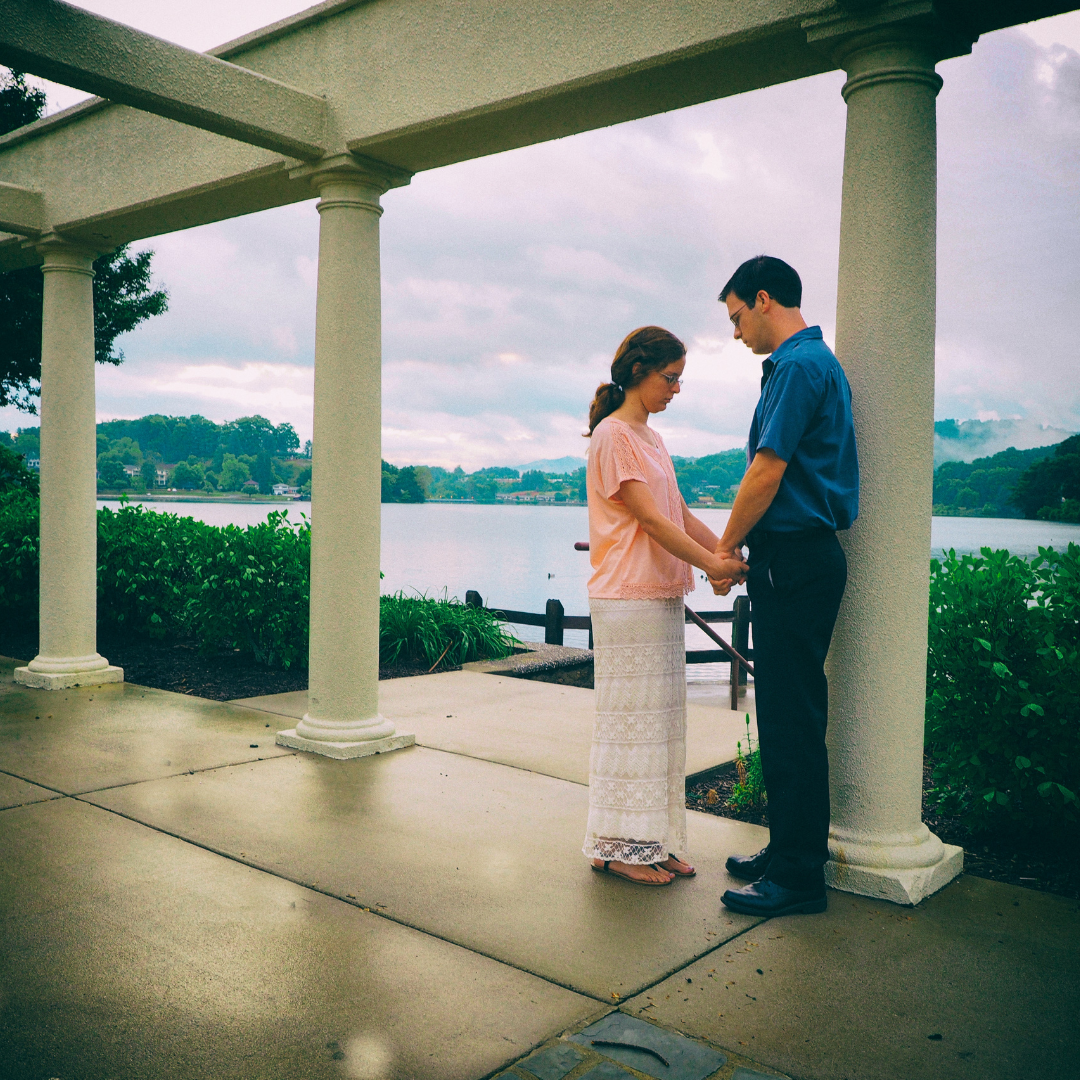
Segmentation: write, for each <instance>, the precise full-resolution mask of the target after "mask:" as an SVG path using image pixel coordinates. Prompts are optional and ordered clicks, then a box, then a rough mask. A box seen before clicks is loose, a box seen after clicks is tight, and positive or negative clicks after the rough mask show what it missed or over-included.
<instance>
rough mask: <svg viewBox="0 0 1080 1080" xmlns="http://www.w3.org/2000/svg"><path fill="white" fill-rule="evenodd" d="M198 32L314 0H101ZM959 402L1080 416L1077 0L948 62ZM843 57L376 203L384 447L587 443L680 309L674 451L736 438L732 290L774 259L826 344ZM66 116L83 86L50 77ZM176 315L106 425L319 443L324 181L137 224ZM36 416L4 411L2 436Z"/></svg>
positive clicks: (977, 407)
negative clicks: (239, 424)
mask: <svg viewBox="0 0 1080 1080" xmlns="http://www.w3.org/2000/svg"><path fill="white" fill-rule="evenodd" d="M82 6H84V7H87V8H89V9H91V10H93V11H96V12H98V13H99V14H102V15H105V16H107V17H109V18H114V19H117V20H119V21H122V22H127V23H129V24H131V25H133V26H136V27H138V28H139V29H142V30H145V31H148V32H150V33H153V34H156V35H158V36H160V37H164V38H167V39H169V40H172V41H175V42H177V43H178V44H182V45H185V46H188V47H191V48H197V49H205V48H210V47H213V46H214V45H217V44H221V43H223V42H224V41H227V40H229V39H231V38H233V37H236V36H239V35H240V34H242V33H245V32H247V31H249V30H253V29H255V28H257V27H258V26H260V25H265V24H267V23H269V22H272V21H274V20H275V19H277V18H281V17H283V16H285V15H288V14H290V13H292V12H293V11H296V10H300V8H301V7H302V6H303V5H302V4H299V3H297V2H296V0H215V2H214V3H210V2H207V0H189V2H188V3H185V4H183V5H177V4H174V3H172V2H171V0H169V2H165V0H93V2H85V3H84V4H83V5H82ZM938 71H939V73H940V74H941V75H942V77H943V79H944V88H943V89H942V91H941V94H940V96H939V98H938V124H939V209H938V256H939V262H938V305H937V392H936V402H935V414H936V416H937V418H939V419H945V418H955V419H958V420H966V419H981V420H986V419H997V418H1022V419H1025V420H1028V421H1031V422H1034V423H1037V424H1043V425H1052V426H1054V427H1056V428H1061V429H1064V430H1068V431H1080V377H1078V374H1080V355H1078V349H1077V346H1076V344H1075V330H1074V326H1073V323H1074V313H1075V311H1076V310H1077V306H1078V299H1080V298H1078V292H1080V213H1078V206H1080V201H1078V198H1077V196H1078V194H1080V13H1073V14H1071V15H1064V16H1058V17H1057V18H1054V19H1046V20H1043V21H1041V22H1039V23H1032V24H1029V25H1028V26H1026V27H1023V28H1016V29H1011V30H1005V31H1000V32H998V33H995V34H990V35H987V36H985V37H984V38H982V39H981V40H980V41H979V42H977V43H976V44H975V46H974V49H973V52H972V54H971V55H970V56H967V57H959V58H956V59H952V60H948V61H945V62H944V63H942V64H940V65H939V66H938ZM843 78H844V77H843V74H842V73H840V72H833V73H829V74H825V75H821V76H816V77H814V78H811V79H805V80H801V81H799V82H796V83H790V84H786V85H783V86H778V87H772V88H770V89H766V90H758V91H754V92H753V93H750V94H744V95H740V96H738V97H734V98H727V99H725V100H722V101H716V102H709V103H706V104H704V105H698V106H694V107H691V108H688V109H682V110H679V111H676V112H672V113H668V114H665V115H662V116H656V117H651V118H648V119H645V120H639V121H635V122H632V123H628V124H622V125H618V126H616V127H612V128H607V129H603V130H599V131H594V132H587V133H584V134H581V135H577V136H573V137H571V138H567V139H562V140H559V141H556V142H551V143H546V144H543V145H539V146H533V147H526V148H523V149H519V150H514V151H511V152H508V153H504V154H499V155H495V156H492V157H488V158H483V159H479V160H476V161H471V162H465V163H461V164H457V165H453V166H449V167H447V168H444V169H437V170H432V171H430V172H427V173H422V174H419V175H417V176H416V177H414V178H413V181H412V183H411V184H410V185H409V186H408V187H405V188H399V189H396V190H394V191H391V192H389V193H387V195H386V196H384V198H383V205H384V207H385V213H384V215H383V218H382V249H383V255H382V257H383V358H384V368H383V456H384V458H386V459H387V460H389V461H392V462H393V463H394V464H397V465H408V464H432V465H442V466H445V467H447V468H453V467H454V466H456V465H461V466H463V467H464V468H465V469H466V471H471V470H473V469H476V468H480V467H483V466H487V465H518V464H521V463H524V462H529V461H533V460H536V459H539V458H556V457H561V456H563V455H567V454H573V455H582V454H583V453H584V446H585V441H584V439H583V438H582V437H581V435H582V431H583V430H584V424H585V417H586V415H587V411H588V404H589V401H590V399H591V397H592V393H593V391H594V390H595V388H596V386H597V384H598V383H599V382H601V381H603V380H606V379H607V378H608V367H609V365H610V361H611V357H612V355H613V354H614V351H615V348H616V347H617V345H618V343H619V341H620V340H621V339H622V338H623V337H624V336H625V335H626V333H628V332H629V331H630V330H632V329H634V328H635V327H637V326H642V325H646V324H650V323H657V324H660V325H663V326H666V327H667V328H668V329H670V330H672V331H673V332H674V333H676V334H677V335H678V336H679V337H681V338H682V339H683V340H684V341H685V342H686V344H687V346H688V353H687V367H686V372H685V383H684V386H683V390H682V393H681V394H680V395H679V396H678V397H677V398H676V400H675V401H674V402H673V404H672V405H671V406H670V407H669V409H668V411H667V412H666V413H664V414H662V415H661V416H659V417H657V419H656V426H657V427H658V428H659V430H660V431H661V433H662V434H663V436H664V438H665V441H666V442H667V445H668V447H669V449H670V450H671V451H672V453H674V454H682V455H687V456H698V455H702V454H708V453H715V452H717V451H719V450H724V449H729V448H731V447H737V446H742V445H744V443H745V441H746V432H747V429H748V427H749V422H750V417H751V414H752V411H753V407H754V404H755V402H756V400H757V394H758V378H759V374H760V369H759V366H758V364H759V361H758V360H755V358H754V357H753V356H752V355H751V354H750V352H749V350H747V349H746V348H745V347H744V346H742V345H741V344H739V343H737V342H734V341H732V339H731V328H730V325H729V324H728V322H727V320H726V318H725V312H724V310H723V307H722V305H719V304H718V303H717V302H716V297H717V294H718V292H719V290H720V288H721V286H722V285H723V284H724V282H725V281H726V280H727V278H728V277H729V276H730V274H731V273H732V271H733V270H734V269H735V267H736V266H737V265H738V264H739V263H740V262H741V261H742V260H743V259H745V258H748V257H750V256H752V255H756V254H760V253H762V252H765V253H768V254H772V255H777V256H779V257H781V258H783V259H786V260H787V261H788V262H790V263H791V264H792V265H794V266H795V267H796V268H797V269H798V270H799V272H800V274H801V276H802V278H803V282H804V296H803V313H804V315H805V316H806V318H807V321H808V322H810V323H811V324H813V323H818V324H820V325H821V327H822V330H823V332H824V334H825V337H826V340H828V341H829V342H830V343H831V341H832V339H833V333H834V326H835V308H836V276H837V249H838V242H839V240H838V238H839V224H840V193H841V179H842V165H843V146H844V120H845V106H844V103H843V101H842V99H841V97H840V87H841V85H842V83H843ZM41 85H44V86H45V88H46V90H47V92H48V94H49V111H50V112H52V111H56V109H57V108H60V107H65V106H67V105H69V104H72V103H74V102H75V101H78V100H80V99H81V98H82V97H84V96H85V95H84V94H82V93H81V92H79V91H73V90H70V89H67V88H64V87H57V86H54V85H52V84H41ZM135 247H136V248H138V249H141V248H150V249H152V250H153V251H154V253H155V254H154V260H153V266H154V273H155V277H156V279H157V280H158V281H159V282H160V283H161V284H163V285H164V286H165V287H166V288H167V289H168V291H169V294H170V309H169V312H168V313H167V314H166V315H164V316H161V317H159V318H156V319H153V320H151V321H150V322H148V323H146V324H144V325H143V326H142V327H140V328H138V329H137V330H135V331H134V332H132V333H131V334H128V335H126V336H125V337H123V338H121V339H119V342H118V344H119V346H120V347H121V348H122V349H123V350H124V352H125V354H126V361H125V363H124V364H123V365H122V366H121V367H118V368H112V367H108V366H99V367H98V371H97V406H98V417H99V419H101V420H104V419H111V418H114V417H135V416H141V415H144V414H146V413H150V412H162V413H167V414H189V413H196V412H197V413H201V414H202V415H204V416H207V417H209V418H211V419H213V420H216V421H219V422H220V421H222V420H227V419H233V418H235V417H238V416H244V415H251V414H253V413H261V414H262V415H264V416H266V417H268V418H269V419H270V420H272V421H273V422H274V423H281V422H283V421H288V422H290V423H292V424H293V426H294V427H295V428H296V429H297V431H298V432H299V434H300V437H301V439H307V438H310V437H311V413H312V372H313V367H312V365H313V352H314V321H315V281H316V268H317V265H316V258H317V249H318V215H317V213H316V211H315V206H314V201H311V202H307V203H303V204H299V205H294V206H289V207H282V208H279V209H275V210H270V211H265V212H263V213H259V214H253V215H250V216H248V217H244V218H238V219H234V220H232V221H227V222H220V223H217V224H214V225H208V226H204V227H201V228H197V229H191V230H188V231H185V232H180V233H174V234H171V235H167V236H160V237H154V238H152V239H150V240H147V241H144V242H141V243H139V244H138V245H135ZM33 423H36V418H28V417H26V416H25V414H20V413H16V412H15V411H14V410H12V409H7V410H0V430H2V429H9V430H11V429H14V428H15V427H19V426H26V425H28V424H33Z"/></svg>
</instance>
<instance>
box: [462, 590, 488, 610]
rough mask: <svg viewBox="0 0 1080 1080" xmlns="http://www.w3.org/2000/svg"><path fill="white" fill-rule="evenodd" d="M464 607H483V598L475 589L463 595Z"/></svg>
mask: <svg viewBox="0 0 1080 1080" xmlns="http://www.w3.org/2000/svg"><path fill="white" fill-rule="evenodd" d="M465 606H466V607H483V606H484V598H483V597H482V596H481V595H480V594H479V593H478V592H477V591H476V590H475V589H469V590H468V591H467V592H466V593H465Z"/></svg>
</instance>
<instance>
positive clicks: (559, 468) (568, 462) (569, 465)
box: [514, 455, 585, 473]
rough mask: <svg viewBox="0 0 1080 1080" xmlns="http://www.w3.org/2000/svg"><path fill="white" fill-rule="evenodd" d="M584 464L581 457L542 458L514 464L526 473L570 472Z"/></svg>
mask: <svg viewBox="0 0 1080 1080" xmlns="http://www.w3.org/2000/svg"><path fill="white" fill-rule="evenodd" d="M584 464H585V459H584V458H583V457H571V456H570V455H567V456H566V457H560V458H543V459H542V460H540V461H528V462H526V463H525V464H524V465H515V466H514V468H516V469H517V470H518V471H519V472H523V473H527V472H529V471H530V470H535V471H536V472H544V473H572V472H574V471H576V470H577V469H580V468H581V467H582V465H584Z"/></svg>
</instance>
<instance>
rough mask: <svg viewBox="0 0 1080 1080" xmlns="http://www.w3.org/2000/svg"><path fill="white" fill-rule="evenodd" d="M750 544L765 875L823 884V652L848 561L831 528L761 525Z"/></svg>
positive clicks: (787, 882) (801, 884) (803, 885)
mask: <svg viewBox="0 0 1080 1080" xmlns="http://www.w3.org/2000/svg"><path fill="white" fill-rule="evenodd" d="M748 543H749V547H750V554H749V558H748V560H747V561H748V563H749V566H750V571H749V574H748V575H747V581H746V590H747V593H748V594H749V596H750V604H751V608H750V617H751V625H752V626H753V630H754V641H753V645H754V696H755V700H756V703H757V728H758V740H759V745H760V748H761V766H762V772H763V775H764V779H765V789H766V791H767V792H768V800H769V803H768V805H769V851H770V859H769V865H768V869H767V870H766V872H765V877H766V878H768V879H770V880H771V881H774V882H776V883H777V884H778V885H783V886H785V887H786V888H789V889H819V888H822V887H823V886H824V880H825V879H824V870H823V868H824V866H825V863H826V862H827V861H828V858H829V755H828V751H827V750H826V747H825V728H826V725H827V723H828V717H829V687H828V682H827V680H826V678H825V656H826V654H827V653H828V651H829V643H830V641H831V640H832V632H833V627H834V626H835V624H836V616H837V612H838V611H839V610H840V601H841V599H842V598H843V595H844V586H845V585H846V584H847V560H846V558H845V557H844V551H843V549H842V548H841V547H840V542H839V541H838V540H837V539H836V534H835V533H832V532H828V531H826V530H812V531H807V532H800V533H761V532H755V533H751V534H750V536H749V538H748Z"/></svg>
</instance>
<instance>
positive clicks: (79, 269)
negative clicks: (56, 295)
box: [22, 232, 103, 277]
mask: <svg viewBox="0 0 1080 1080" xmlns="http://www.w3.org/2000/svg"><path fill="white" fill-rule="evenodd" d="M22 246H23V247H24V248H28V249H30V250H33V251H36V252H37V253H38V254H39V255H41V256H43V257H44V262H43V263H42V266H41V269H42V272H47V271H49V270H67V271H69V272H70V273H73V274H89V275H90V277H93V276H94V269H93V262H94V260H95V259H96V258H98V256H99V255H102V254H103V252H101V251H98V250H97V249H96V248H92V247H90V246H89V245H88V244H83V243H79V242H78V241H76V240H71V239H69V238H68V237H66V236H63V235H62V234H60V233H58V232H47V233H43V234H42V235H41V236H38V237H35V238H34V239H33V240H25V241H23V245H22Z"/></svg>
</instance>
